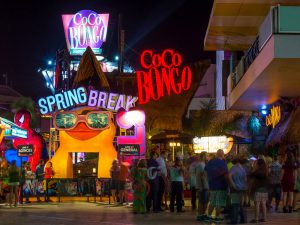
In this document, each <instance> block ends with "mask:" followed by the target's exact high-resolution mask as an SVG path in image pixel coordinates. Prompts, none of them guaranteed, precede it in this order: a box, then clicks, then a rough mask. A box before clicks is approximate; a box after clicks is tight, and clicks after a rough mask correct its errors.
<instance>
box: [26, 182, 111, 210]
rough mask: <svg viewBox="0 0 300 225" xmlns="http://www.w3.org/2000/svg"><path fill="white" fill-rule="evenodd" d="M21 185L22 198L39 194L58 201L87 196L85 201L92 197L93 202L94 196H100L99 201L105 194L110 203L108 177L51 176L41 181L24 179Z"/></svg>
mask: <svg viewBox="0 0 300 225" xmlns="http://www.w3.org/2000/svg"><path fill="white" fill-rule="evenodd" d="M22 186H23V188H22V190H23V192H22V194H23V196H22V197H23V198H26V197H35V196H36V197H37V196H40V197H45V200H47V199H49V198H50V197H57V198H58V202H60V201H61V197H87V201H89V200H90V198H94V202H96V197H100V201H101V200H102V197H105V196H107V197H108V203H109V204H110V196H111V190H110V179H107V178H106V179H104V178H103V179H102V178H95V177H83V178H74V179H62V178H52V179H45V180H43V181H38V180H36V179H26V181H25V183H24V184H23V185H22Z"/></svg>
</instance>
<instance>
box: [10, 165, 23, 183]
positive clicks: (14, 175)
mask: <svg viewBox="0 0 300 225" xmlns="http://www.w3.org/2000/svg"><path fill="white" fill-rule="evenodd" d="M8 182H9V183H15V182H20V174H19V170H18V168H17V167H10V168H9V169H8Z"/></svg>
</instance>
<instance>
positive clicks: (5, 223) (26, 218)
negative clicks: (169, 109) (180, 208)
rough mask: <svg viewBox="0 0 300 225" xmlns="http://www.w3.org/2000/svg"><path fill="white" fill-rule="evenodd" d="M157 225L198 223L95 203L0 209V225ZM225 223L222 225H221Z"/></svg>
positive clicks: (284, 218)
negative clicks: (135, 212)
mask: <svg viewBox="0 0 300 225" xmlns="http://www.w3.org/2000/svg"><path fill="white" fill-rule="evenodd" d="M252 218H253V208H250V209H248V220H251V219H252ZM299 221H300V213H299V212H296V213H291V214H283V213H274V212H270V213H269V214H268V222H266V223H263V224H275V225H276V224H278V225H282V224H286V225H296V224H299ZM40 224H43V225H52V224H56V225H75V224H84V225H94V224H104V225H131V224H138V225H139V224H140V225H150V224H155V225H160V224H166V225H168V224H170V225H171V224H172V225H173V224H175V225H176V224H181V225H190V224H201V223H200V222H197V221H195V213H194V212H191V211H187V212H185V213H182V214H177V213H170V212H164V213H159V214H146V215H134V214H132V213H131V209H130V208H129V207H126V206H122V207H120V206H118V207H115V206H108V205H100V204H95V203H86V202H74V203H60V204H57V203H49V204H46V203H44V204H28V205H24V206H20V207H18V208H8V207H7V206H3V205H2V206H1V207H0V225H40ZM223 224H225V222H223Z"/></svg>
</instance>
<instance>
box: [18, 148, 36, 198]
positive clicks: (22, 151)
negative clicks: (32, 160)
mask: <svg viewBox="0 0 300 225" xmlns="http://www.w3.org/2000/svg"><path fill="white" fill-rule="evenodd" d="M32 155H33V145H18V156H19V157H20V158H21V182H20V203H21V204H23V185H24V183H25V171H23V169H24V168H23V156H32Z"/></svg>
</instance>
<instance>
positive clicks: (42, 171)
mask: <svg viewBox="0 0 300 225" xmlns="http://www.w3.org/2000/svg"><path fill="white" fill-rule="evenodd" d="M0 168H1V183H0V196H1V199H2V201H5V202H6V203H7V204H8V205H9V206H10V207H12V206H14V207H17V206H18V203H20V204H22V203H23V198H25V203H31V202H30V199H29V197H30V195H32V194H33V193H32V192H33V191H34V192H35V194H36V197H37V202H41V196H44V188H41V189H38V187H39V185H37V184H38V183H42V185H41V186H42V187H44V186H45V181H46V180H47V179H50V178H52V177H53V175H54V170H53V167H52V163H51V162H50V161H49V162H48V163H47V165H46V166H45V165H44V160H42V159H41V160H40V161H39V164H38V165H37V167H36V170H35V172H33V171H31V168H30V164H29V163H28V162H23V163H22V165H21V168H19V167H17V164H16V160H12V161H11V163H8V162H7V161H6V160H5V159H1V167H0ZM33 180H34V181H36V182H35V183H34V184H35V187H32V185H33V183H32V181H33ZM46 196H47V195H46ZM46 201H49V199H46Z"/></svg>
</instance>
